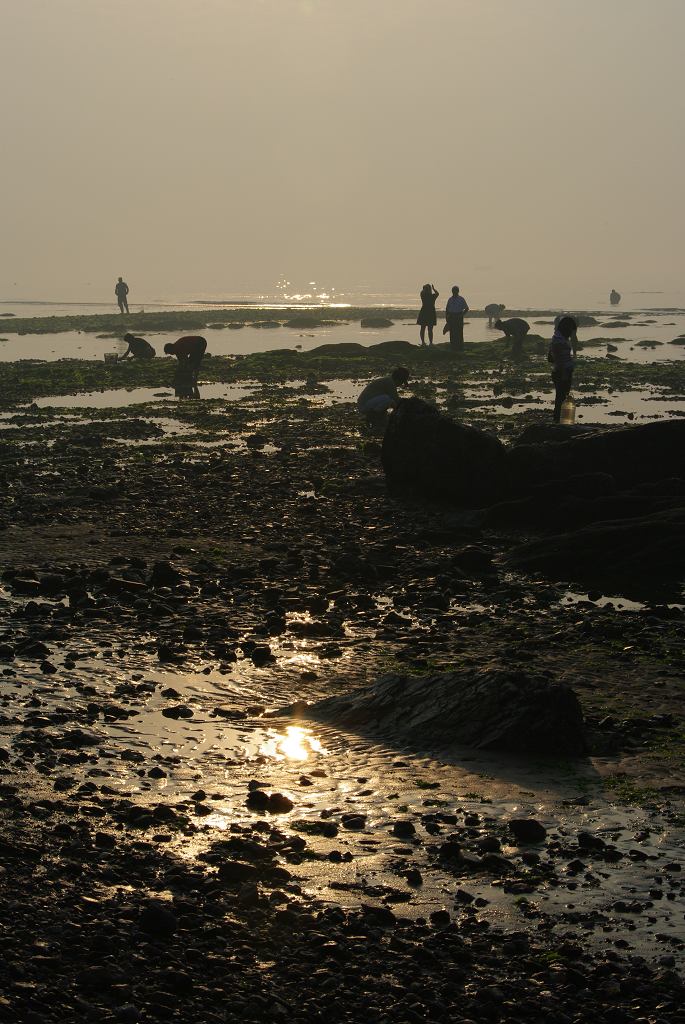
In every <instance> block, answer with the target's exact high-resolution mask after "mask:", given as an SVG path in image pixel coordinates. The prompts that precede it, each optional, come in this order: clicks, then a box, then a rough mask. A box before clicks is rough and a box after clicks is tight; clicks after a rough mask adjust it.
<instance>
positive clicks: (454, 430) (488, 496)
mask: <svg viewBox="0 0 685 1024" xmlns="http://www.w3.org/2000/svg"><path fill="white" fill-rule="evenodd" d="M381 457H382V462H383V469H384V470H385V475H386V478H387V481H388V483H389V484H390V485H391V486H393V487H400V488H406V489H409V490H411V491H415V492H418V493H419V494H420V495H421V496H423V497H426V498H438V499H445V500H448V501H455V502H457V503H459V504H463V505H482V504H490V503H491V502H492V501H495V500H497V498H498V497H499V496H500V495H501V494H502V489H503V480H504V476H505V462H506V456H505V449H504V445H502V443H501V442H500V441H498V440H497V438H496V437H492V436H491V435H490V434H486V433H484V432H483V431H482V430H476V429H475V428H474V427H467V426H465V425H464V424H463V423H455V421H454V420H451V419H449V418H448V417H447V416H443V415H442V414H441V413H440V412H439V411H438V409H436V408H435V406H432V405H428V404H427V403H426V402H423V401H421V399H419V398H406V399H402V400H401V401H400V403H399V405H398V407H397V409H396V411H395V413H394V414H393V415H392V416H391V417H390V419H389V422H388V426H387V429H386V432H385V437H384V438H383V450H382V456H381Z"/></svg>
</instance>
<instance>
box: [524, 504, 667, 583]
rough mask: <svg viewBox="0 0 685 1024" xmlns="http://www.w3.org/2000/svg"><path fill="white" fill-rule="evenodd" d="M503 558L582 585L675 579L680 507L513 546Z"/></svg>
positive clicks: (597, 524) (599, 524) (593, 525)
mask: <svg viewBox="0 0 685 1024" xmlns="http://www.w3.org/2000/svg"><path fill="white" fill-rule="evenodd" d="M506 560H507V562H508V564H509V565H510V566H512V567H513V568H516V569H525V570H526V571H528V572H541V573H545V574H552V575H555V576H557V578H562V579H564V578H566V579H575V580H583V581H584V582H585V583H593V582H596V583H598V584H604V585H606V583H607V581H608V580H612V581H616V582H618V581H621V582H622V583H631V582H632V583H633V584H634V583H636V581H642V582H645V583H646V582H648V581H654V580H662V581H668V580H670V581H673V582H677V581H678V580H679V579H681V578H682V577H683V576H684V575H685V508H683V507H681V508H675V509H669V510H667V511H665V512H658V513H654V514H652V515H649V516H644V517H642V518H637V519H620V520H613V521H609V522H599V523H594V524H592V525H590V526H585V527H583V528H582V529H579V530H574V531H573V532H569V533H561V534H555V535H554V536H552V537H545V538H543V539H541V540H535V541H531V542H529V543H527V544H521V545H519V546H518V547H515V548H514V549H513V551H511V552H510V553H509V555H508V557H507V559H506Z"/></svg>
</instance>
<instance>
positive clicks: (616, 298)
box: [609, 288, 621, 306]
mask: <svg viewBox="0 0 685 1024" xmlns="http://www.w3.org/2000/svg"><path fill="white" fill-rule="evenodd" d="M620 301H621V296H620V295H619V293H618V292H617V291H616V289H615V288H612V289H611V291H610V292H609V302H610V303H611V305H612V306H618V304H619V302H620Z"/></svg>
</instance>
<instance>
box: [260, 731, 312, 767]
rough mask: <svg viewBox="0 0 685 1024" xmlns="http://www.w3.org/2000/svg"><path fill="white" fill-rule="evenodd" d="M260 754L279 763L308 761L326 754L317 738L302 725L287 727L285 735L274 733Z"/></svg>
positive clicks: (262, 747)
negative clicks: (315, 756)
mask: <svg viewBox="0 0 685 1024" xmlns="http://www.w3.org/2000/svg"><path fill="white" fill-rule="evenodd" d="M260 753H261V754H266V755H267V757H275V758H276V759H277V760H279V761H286V760H287V761H307V760H309V758H310V757H312V755H313V754H325V753H326V751H325V750H324V748H323V747H322V745H321V743H320V742H319V740H317V738H316V736H313V735H312V734H311V732H310V731H309V729H303V728H302V726H301V725H289V726H287V728H286V730H285V733H273V734H272V735H270V736H269V738H268V739H267V741H266V743H264V744H263V745H262V746H261V747H260Z"/></svg>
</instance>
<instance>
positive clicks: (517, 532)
mask: <svg viewBox="0 0 685 1024" xmlns="http://www.w3.org/2000/svg"><path fill="white" fill-rule="evenodd" d="M0 333H1V332H0ZM612 344H613V343H612ZM317 348H318V351H317ZM677 348H678V347H677V346H674V347H673V348H672V350H671V351H673V352H674V353H675V351H676V349H677ZM397 363H402V364H403V365H406V366H407V367H408V368H409V370H410V373H411V378H412V383H411V391H412V393H414V394H416V395H418V396H419V397H421V398H422V399H424V400H426V401H428V402H434V403H436V404H437V405H438V406H439V407H440V408H441V409H443V410H444V411H446V412H447V413H448V414H449V415H450V416H452V417H454V418H455V419H457V420H460V421H463V422H466V423H468V424H470V425H473V426H475V427H479V428H483V429H487V430H488V431H491V432H492V433H494V434H496V435H497V436H498V437H500V438H501V439H502V440H504V441H506V442H507V443H508V444H510V443H511V442H512V440H513V439H515V438H516V437H517V436H519V435H520V434H521V432H522V431H523V430H524V429H525V428H527V427H528V428H535V427H536V426H537V425H539V424H540V423H542V422H547V421H548V420H549V410H550V403H551V387H550V381H549V371H548V366H547V363H546V361H545V358H544V346H542V345H541V344H540V343H539V341H538V340H537V339H531V340H530V342H529V343H528V347H527V351H526V358H525V359H524V360H523V361H522V362H521V363H515V364H514V363H512V362H511V361H510V360H509V358H508V356H507V354H506V351H505V350H503V348H502V345H501V343H500V342H496V341H483V342H481V343H478V344H472V345H467V349H466V352H465V353H464V355H463V356H458V357H455V356H454V355H453V354H451V353H450V352H449V351H448V350H447V348H446V347H444V346H438V347H436V348H435V349H434V350H433V351H422V350H420V349H418V348H416V347H410V346H409V345H408V343H407V342H406V341H405V340H402V339H401V340H396V341H393V342H391V343H390V344H387V343H385V344H384V343H382V342H381V343H380V344H375V345H371V346H369V345H363V346H357V345H356V344H355V343H354V342H351V343H350V345H348V346H339V345H328V344H325V343H324V346H323V347H322V346H321V345H319V346H317V347H315V348H314V350H312V351H297V350H295V349H294V348H291V349H290V350H286V351H273V352H255V353H251V354H247V355H244V356H236V355H225V356H220V355H217V356H213V357H212V358H210V359H207V360H206V361H205V363H204V365H203V372H202V378H201V383H200V391H201V394H202V395H203V398H202V400H201V401H199V402H198V401H188V402H185V401H184V402H176V401H175V400H174V399H173V397H172V396H171V394H170V392H169V384H170V377H171V370H172V368H171V365H170V363H169V362H168V361H164V360H155V361H153V362H151V363H149V364H140V365H135V364H132V365H121V366H115V367H111V366H107V365H105V364H104V363H102V362H101V361H94V360H93V361H81V360H63V361H60V362H54V363H51V364H47V363H29V362H20V363H17V362H6V363H4V364H2V365H0V389H1V390H0V395H1V396H2V397H1V401H0V476H1V477H2V483H3V502H2V507H1V512H0V526H1V529H0V568H1V570H2V575H1V577H0V614H1V615H2V624H1V626H0V672H1V673H2V674H1V675H0V680H1V683H0V770H1V771H2V780H1V783H0V795H1V799H2V809H3V815H2V837H1V838H0V864H1V865H2V867H1V869H0V882H2V893H1V895H0V899H1V900H2V912H3V917H4V918H5V919H6V920H10V919H11V920H12V921H13V929H12V931H11V932H6V933H5V935H4V937H3V961H2V967H1V968H0V970H1V971H2V977H3V987H2V995H1V996H0V1018H2V1015H3V1014H4V1015H5V1017H6V1019H8V1020H26V1021H32V1022H42V1021H46V1022H47V1021H57V1020H61V1021H64V1020H76V1019H79V1020H93V1021H101V1020H111V1021H130V1022H136V1021H156V1020H162V1019H165V1020H168V1019H171V1020H179V1021H184V1022H185V1021H198V1022H199V1021H202V1022H205V1021H226V1020H231V1021H232V1020H238V1019H241V1020H244V1021H264V1020H272V1019H273V1020H286V1019H288V1018H290V1019H293V1020H301V1021H312V1020H318V1019H322V1018H323V1017H324V1016H325V1017H328V1018H331V1019H333V1020H341V1021H342V1020H350V1021H357V1020H361V1019H368V1020H372V1021H378V1022H381V1021H388V1022H390V1021H392V1022H394V1021H398V1022H404V1021H412V1022H413V1021H421V1020H436V1021H442V1020H445V1021H447V1020H450V1021H460V1022H467V1021H482V1020H488V1021H489V1020H492V1021H512V1022H513V1021H523V1020H528V1021H531V1020H532V1021H551V1020H555V1021H561V1022H566V1021H568V1022H576V1021H577V1022H580V1021H587V1020H592V1021H598V1022H604V1021H606V1022H608V1024H620V1022H623V1021H625V1022H626V1024H628V1022H632V1021H638V1020H644V1021H653V1022H660V1021H663V1022H669V1024H670V1022H671V1021H682V1020H685V1015H684V1013H683V1009H682V996H683V986H682V968H683V963H684V954H685V932H684V929H683V914H684V911H685V899H684V895H685V893H684V891H683V884H682V870H681V866H682V865H681V851H682V842H683V833H684V828H685V819H684V817H683V794H684V793H685V773H684V772H683V752H684V743H683V741H684V739H685V734H684V733H683V723H682V663H683V662H682V655H683V594H682V580H679V579H678V578H677V574H676V578H672V579H669V580H668V582H667V583H665V582H664V581H663V580H657V581H656V582H655V580H654V579H650V578H649V576H648V575H647V576H645V577H641V576H637V575H636V576H635V577H634V578H632V579H631V578H628V579H624V580H622V582H621V586H620V588H619V589H615V582H614V580H609V579H607V580H606V585H605V586H603V587H600V586H599V585H598V583H597V582H596V581H595V580H593V583H592V585H591V586H590V585H589V584H588V582H587V579H586V577H585V575H584V573H583V572H581V569H580V566H579V567H578V574H576V573H574V571H573V570H572V569H571V570H570V571H568V572H566V573H565V574H564V576H563V578H562V577H561V576H558V575H555V574H554V573H549V572H547V573H542V572H535V573H532V572H530V571H523V570H522V569H521V568H515V567H514V563H513V562H512V558H511V554H512V551H513V550H514V549H517V548H519V547H520V546H521V545H523V544H525V542H527V541H531V540H535V539H536V538H537V537H538V536H539V535H540V533H541V532H544V530H543V528H542V527H541V526H540V519H539V518H535V519H531V520H530V521H529V522H525V521H524V522H523V523H520V522H519V523H517V524H514V523H512V522H511V521H508V522H506V523H505V522H503V521H502V520H499V521H495V517H493V516H487V515H483V514H481V513H480V512H479V510H478V509H477V508H460V507H456V506H454V505H450V504H445V503H440V502H438V501H435V500H425V499H422V498H421V496H420V495H416V494H414V495H407V494H399V493H396V492H394V491H392V490H389V489H388V487H387V485H386V479H385V476H384V474H383V470H382V464H381V442H382V438H380V437H378V436H375V435H374V434H373V433H371V432H369V431H368V430H367V428H366V427H364V425H363V424H361V423H360V422H359V419H358V417H357V414H356V410H355V408H354V404H353V401H352V400H353V398H354V397H355V396H356V394H357V393H358V391H359V389H360V388H361V386H362V384H363V382H364V381H366V380H368V379H369V378H370V377H371V376H373V375H377V374H379V373H381V372H386V371H387V370H388V369H389V368H390V367H392V366H393V365H396V364H397ZM577 381H578V386H577V388H576V391H575V393H576V397H577V398H578V401H579V413H582V416H583V419H582V420H580V421H579V422H581V423H586V424H587V423H593V422H605V423H612V422H614V423H616V424H617V425H621V424H631V423H641V424H645V423H649V422H656V421H658V420H661V419H674V418H677V417H678V416H679V415H681V410H682V409H683V405H682V399H683V388H682V364H681V363H680V361H679V359H677V358H676V357H675V355H674V357H673V359H667V358H661V357H660V358H659V359H658V360H653V361H649V362H647V361H639V362H638V361H633V360H631V359H630V358H626V359H625V360H622V359H616V360H614V359H607V358H605V357H604V356H603V357H602V358H596V357H595V355H594V354H593V355H590V354H589V353H588V358H587V359H585V358H583V359H582V362H581V363H580V364H579V368H578V371H577ZM127 389H130V390H127ZM143 389H144V390H143ZM112 392H114V394H110V393H112ZM103 396H104V397H103ZM672 479H673V483H672V484H671V485H669V487H670V490H669V489H668V488H666V491H667V492H668V493H664V494H663V496H660V497H659V500H662V498H663V501H664V502H671V503H675V502H677V499H678V494H680V495H682V479H683V457H682V451H679V452H678V451H674V452H673V474H672ZM678 480H680V484H678ZM679 488H680V490H679ZM649 497H650V500H651V499H652V498H653V495H649ZM543 500H544V499H543ZM618 500H619V502H620V498H619V499H618ZM631 500H632V499H631ZM636 500H637V499H636ZM669 507H670V506H669ZM555 509H556V511H555V515H559V516H560V522H561V523H562V527H561V528H560V530H559V532H560V533H562V532H563V528H564V527H565V526H566V525H567V524H568V520H569V518H571V519H572V517H573V516H576V517H577V516H578V515H579V514H580V513H579V511H578V509H579V506H578V505H577V504H574V503H573V501H571V500H570V499H569V503H568V505H567V507H566V508H565V509H563V508H562V511H561V512H559V505H556V506H555ZM598 575H599V576H600V577H601V565H600V566H599V567H598ZM446 673H451V674H454V678H457V679H464V680H466V679H473V678H474V675H475V676H478V674H479V673H495V674H499V675H501V676H502V677H503V678H504V677H505V676H509V677H511V678H516V679H520V678H523V677H526V676H527V675H530V674H531V673H535V674H536V677H539V678H540V679H543V680H548V681H549V682H551V683H554V682H559V683H561V684H565V685H566V686H568V687H569V688H570V689H571V690H572V691H573V693H574V694H575V697H576V698H577V701H578V703H579V706H580V709H581V711H582V716H583V721H584V729H585V733H586V736H587V749H586V751H585V752H584V753H583V754H582V756H575V757H570V756H567V754H566V753H565V752H561V751H560V753H559V754H558V755H557V756H551V757H550V756H549V755H547V756H542V755H541V754H539V753H534V754H533V753H528V754H526V752H525V751H520V750H519V751H518V752H516V753H512V752H511V751H506V750H497V749H495V750H493V749H491V748H489V747H488V746H487V745H486V746H481V747H479V748H476V747H466V746H464V745H457V744H450V743H446V742H445V740H444V737H440V739H439V741H438V740H436V741H435V742H431V740H430V736H428V737H427V736H426V735H425V734H423V735H422V736H421V738H420V739H417V733H416V732H415V731H412V729H410V728H408V725H409V723H408V722H407V723H394V724H393V725H388V724H387V723H386V724H385V725H384V726H383V723H381V722H380V721H375V722H374V721H365V722H363V723H360V724H359V725H358V726H357V727H352V726H350V725H349V724H347V725H343V724H341V720H340V721H337V722H336V721H335V720H331V719H330V718H324V717H323V716H321V715H318V714H317V713H316V712H315V711H312V710H311V709H312V707H314V708H315V707H316V706H317V702H320V701H322V700H324V699H328V698H331V697H336V696H339V697H343V696H346V695H349V694H350V693H351V692H352V691H354V690H355V689H356V688H360V689H364V688H368V687H372V686H374V684H376V682H377V680H378V679H379V678H382V677H394V676H397V677H402V678H408V679H410V680H419V681H422V680H426V681H428V680H438V679H441V678H444V676H445V674H446ZM436 685H437V684H436ZM435 692H437V690H436V691H435ZM505 692H509V691H505ZM427 704H428V705H429V704H430V691H428V696H427ZM293 708H294V709H295V712H296V713H293ZM288 709H289V711H288ZM438 710H439V709H438ZM405 725H406V726H407V727H405ZM381 726H383V727H381ZM524 726H525V721H524ZM436 735H437V733H436ZM29 897H30V898H29Z"/></svg>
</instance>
